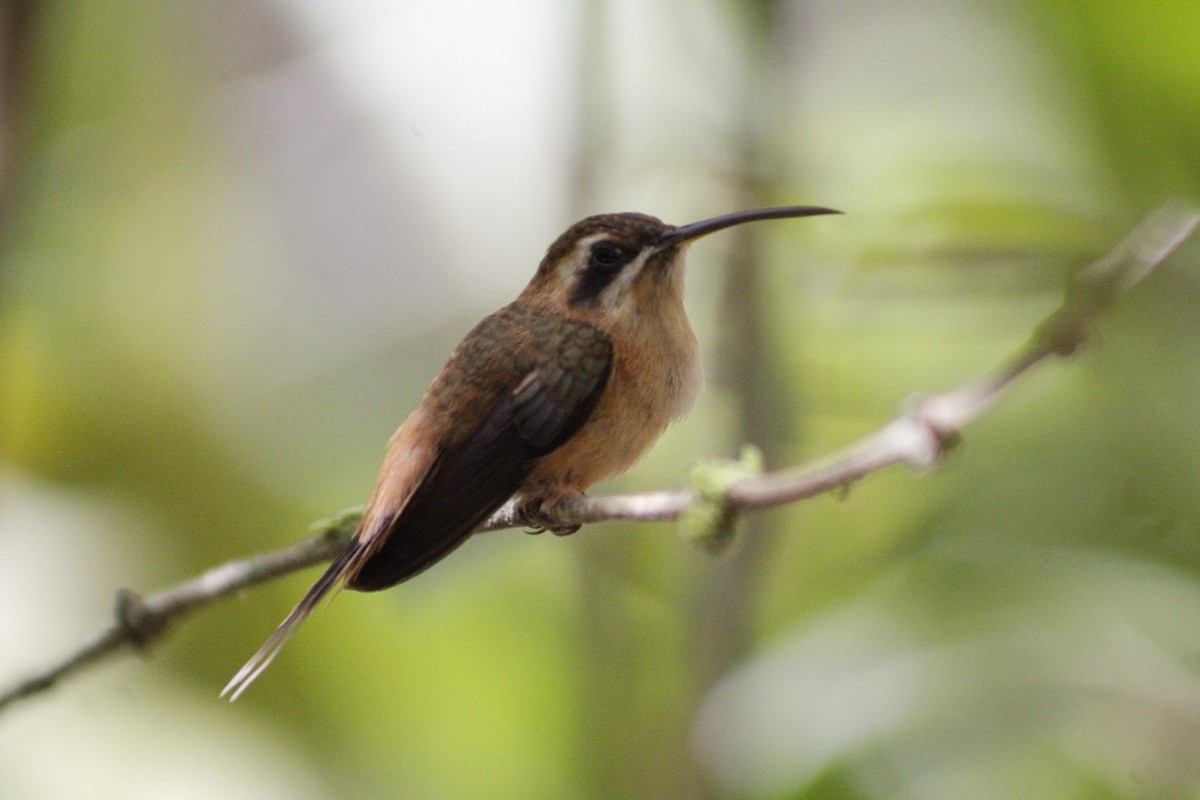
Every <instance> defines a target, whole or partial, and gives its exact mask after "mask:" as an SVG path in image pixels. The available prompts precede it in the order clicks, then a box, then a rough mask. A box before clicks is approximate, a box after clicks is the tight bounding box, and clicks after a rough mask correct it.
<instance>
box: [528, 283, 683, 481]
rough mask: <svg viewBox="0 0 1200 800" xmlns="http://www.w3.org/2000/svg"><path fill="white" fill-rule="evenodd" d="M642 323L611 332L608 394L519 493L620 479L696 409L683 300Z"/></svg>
mask: <svg viewBox="0 0 1200 800" xmlns="http://www.w3.org/2000/svg"><path fill="white" fill-rule="evenodd" d="M639 322H640V324H639V325H638V326H637V327H636V328H632V329H625V328H624V326H620V327H617V328H616V329H613V330H610V331H608V333H609V335H610V337H611V338H612V343H613V365H612V372H611V374H610V375H609V378H608V383H607V385H606V386H605V389H604V394H603V395H602V396H601V398H600V401H599V402H598V403H597V404H596V408H595V410H594V411H593V412H592V414H591V416H590V417H589V418H588V420H587V421H586V422H585V423H584V424H583V426H582V427H581V428H580V429H579V431H578V432H577V433H576V434H575V436H573V437H571V439H570V440H569V441H567V442H566V443H565V444H563V445H562V446H560V447H559V448H558V449H556V450H554V451H553V452H552V453H550V454H548V455H546V456H544V457H543V458H542V459H540V460H539V461H538V464H537V466H535V467H534V469H533V472H532V473H531V474H530V476H529V478H528V479H527V480H526V481H525V483H524V484H523V485H522V489H521V494H523V495H526V496H543V497H544V496H548V495H559V494H573V493H576V492H582V491H584V490H585V489H587V488H588V487H589V486H591V485H592V484H594V483H596V482H598V481H602V480H605V479H607V478H612V477H615V476H617V475H619V474H621V473H622V472H624V471H626V470H627V469H629V468H630V467H631V466H633V465H634V464H635V463H636V462H637V461H638V460H639V459H640V458H641V457H642V456H643V455H645V453H646V452H647V451H648V450H649V449H650V447H651V446H653V444H654V443H655V442H656V441H657V440H658V438H659V437H660V436H661V435H662V433H663V431H664V430H666V428H667V426H668V425H669V424H670V423H671V422H673V421H674V420H676V419H678V418H679V417H681V416H683V415H684V414H686V413H687V412H688V411H690V410H691V408H692V406H693V405H694V404H695V401H696V396H697V395H698V394H699V393H700V389H701V387H702V386H703V383H704V371H703V366H702V364H701V361H700V352H699V346H698V345H697V343H696V336H695V334H694V333H693V332H692V328H691V326H690V325H689V324H688V321H687V317H686V316H685V315H684V313H683V308H682V305H678V304H677V305H676V307H675V308H673V309H668V313H665V314H660V315H658V316H657V317H656V318H655V319H654V320H640V321H639Z"/></svg>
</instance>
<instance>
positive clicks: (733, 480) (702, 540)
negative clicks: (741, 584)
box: [680, 445, 763, 554]
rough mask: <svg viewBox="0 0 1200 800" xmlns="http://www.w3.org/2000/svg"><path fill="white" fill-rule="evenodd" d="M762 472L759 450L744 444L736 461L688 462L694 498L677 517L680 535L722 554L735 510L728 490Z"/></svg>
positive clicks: (729, 539) (731, 532)
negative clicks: (681, 533)
mask: <svg viewBox="0 0 1200 800" xmlns="http://www.w3.org/2000/svg"><path fill="white" fill-rule="evenodd" d="M762 472H763V455H762V451H761V450H759V449H758V448H757V447H755V446H753V445H745V446H744V447H742V450H741V452H740V453H739V454H738V458H737V460H735V461H734V460H718V459H713V460H706V461H701V462H698V463H696V464H694V465H692V468H691V469H690V470H689V473H688V484H689V485H690V486H691V488H692V490H693V491H694V492H695V493H696V496H695V500H694V501H693V502H692V503H691V504H690V505H689V506H688V507H687V508H686V509H684V511H683V514H682V515H681V516H680V526H681V528H682V531H683V536H684V538H687V539H690V540H691V541H693V542H695V543H696V544H698V545H700V546H701V547H702V548H704V549H705V550H706V551H707V552H709V553H713V554H716V553H722V552H724V551H725V550H727V549H728V548H729V545H730V544H732V543H733V540H734V538H735V537H734V534H735V533H736V526H735V523H736V522H737V509H736V508H734V507H733V506H732V505H730V503H729V491H730V489H732V488H733V487H734V486H736V485H737V484H738V483H740V482H742V481H744V480H745V479H747V478H752V477H755V476H758V475H761V474H762Z"/></svg>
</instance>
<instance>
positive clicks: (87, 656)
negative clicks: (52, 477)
mask: <svg viewBox="0 0 1200 800" xmlns="http://www.w3.org/2000/svg"><path fill="white" fill-rule="evenodd" d="M1197 226H1200V210H1197V209H1194V208H1189V207H1185V206H1183V205H1180V204H1171V205H1167V206H1164V207H1163V208H1160V209H1159V210H1158V211H1156V212H1154V213H1153V214H1151V215H1150V216H1149V217H1147V218H1146V219H1145V220H1144V221H1143V222H1142V223H1141V224H1140V225H1139V226H1138V227H1137V228H1136V229H1134V231H1133V232H1131V233H1130V234H1129V235H1128V236H1127V237H1125V239H1124V240H1122V241H1121V242H1120V243H1119V244H1118V245H1117V246H1116V247H1115V248H1114V249H1113V250H1112V251H1111V252H1109V253H1108V254H1106V255H1105V256H1104V257H1102V258H1101V259H1100V260H1098V261H1096V262H1094V263H1093V264H1091V265H1089V266H1088V267H1087V268H1085V269H1084V270H1082V271H1081V272H1080V273H1079V274H1078V275H1076V276H1075V278H1074V279H1073V281H1072V282H1071V284H1070V286H1069V287H1068V290H1067V293H1066V296H1065V298H1064V300H1063V303H1062V305H1061V306H1060V307H1059V308H1058V309H1057V310H1055V311H1054V312H1053V313H1052V314H1051V315H1050V316H1049V317H1048V318H1047V319H1046V320H1045V321H1044V322H1043V323H1042V324H1041V325H1039V326H1038V328H1037V329H1036V330H1035V331H1034V333H1033V335H1032V336H1031V337H1030V339H1029V340H1028V341H1027V342H1026V343H1025V344H1024V345H1023V346H1022V347H1021V348H1020V349H1019V350H1018V351H1017V352H1016V353H1015V354H1014V355H1013V356H1011V357H1010V358H1009V359H1008V360H1007V361H1006V362H1004V363H1002V364H1001V365H999V366H998V367H996V368H995V369H994V370H992V371H991V372H989V373H987V374H985V375H983V376H982V377H980V378H978V379H975V380H972V381H970V382H968V383H966V384H964V385H962V386H960V387H958V388H956V389H952V390H950V391H948V392H944V393H942V394H935V395H928V396H925V397H922V398H918V399H917V400H916V401H914V402H913V403H912V404H911V406H910V408H909V409H908V410H907V411H906V412H905V413H902V414H900V415H899V416H897V417H896V418H895V419H893V420H892V421H891V422H889V423H887V424H886V425H884V426H883V427H882V428H880V429H879V430H877V431H875V432H874V433H872V434H869V435H868V436H866V437H864V438H863V439H860V440H859V441H858V442H855V443H854V444H852V445H850V446H849V447H847V448H845V449H843V450H841V451H838V452H836V453H833V454H831V455H829V456H826V457H825V458H823V459H820V460H818V461H814V462H812V463H809V464H806V465H801V466H796V467H790V468H786V469H782V470H779V471H776V472H769V473H764V474H760V475H745V474H742V475H741V476H739V477H734V478H729V479H727V480H725V482H724V483H723V484H722V485H721V488H720V491H719V492H718V493H717V496H715V497H714V495H713V493H712V491H711V490H709V489H700V488H692V489H675V490H666V491H657V492H643V493H639V494H628V495H612V496H607V497H586V496H584V497H577V498H568V499H566V500H563V501H562V502H561V503H559V504H558V505H557V506H555V507H554V509H553V511H552V512H536V513H529V512H527V513H525V514H522V513H521V512H520V511H519V510H518V509H517V507H516V505H515V504H514V503H512V502H510V503H507V504H506V505H505V506H503V507H502V508H501V509H500V510H499V511H497V512H496V514H494V515H493V516H492V517H491V519H489V520H488V521H487V522H486V523H484V524H483V525H482V526H481V527H480V528H479V532H480V533H483V532H488V531H496V530H504V529H509V528H518V527H529V528H534V529H543V528H544V529H551V530H553V529H562V528H566V527H569V526H571V525H577V524H586V523H592V522H602V521H606V520H629V521H638V522H651V521H658V520H673V519H678V518H679V517H680V516H681V515H683V513H684V512H685V511H686V510H687V509H689V508H692V507H694V506H695V505H696V504H698V503H710V504H715V505H716V506H717V509H718V511H719V512H720V514H719V515H718V516H719V517H721V518H723V519H727V520H728V519H732V518H733V516H735V515H736V514H737V513H739V512H743V511H751V510H755V509H762V508H770V507H773V506H779V505H784V504H787V503H794V502H796V501H799V500H803V499H805V498H808V497H813V496H815V495H819V494H823V493H825V492H828V491H831V490H835V489H841V488H843V487H847V486H849V485H851V484H853V483H854V482H856V481H858V480H860V479H862V478H864V477H866V476H867V475H870V474H872V473H874V472H878V471H879V470H882V469H884V468H885V467H889V466H892V465H894V464H901V463H905V464H908V465H910V466H912V467H914V468H917V469H927V468H930V467H932V466H935V465H936V464H937V463H938V462H939V461H940V460H941V458H942V455H943V454H944V453H945V452H946V450H947V449H948V448H949V447H950V446H951V445H953V444H954V442H955V441H956V440H957V439H958V437H959V435H960V432H961V430H962V428H963V427H965V426H966V425H967V424H969V423H970V422H972V421H974V420H975V419H977V418H978V417H979V416H980V415H982V414H983V413H985V412H986V411H987V410H988V409H990V408H991V407H992V406H993V405H995V404H996V402H997V401H998V400H999V399H1000V398H1001V397H1002V396H1003V395H1004V394H1005V393H1006V392H1008V391H1009V390H1010V389H1011V388H1012V387H1013V385H1014V384H1015V383H1017V381H1018V380H1019V379H1020V378H1021V377H1022V376H1024V375H1025V374H1026V373H1028V372H1029V371H1030V370H1032V369H1034V368H1035V367H1037V366H1038V365H1039V364H1041V363H1042V362H1044V361H1046V360H1048V359H1049V358H1051V357H1054V356H1065V355H1070V354H1071V353H1073V352H1074V351H1075V350H1076V348H1078V346H1079V345H1080V343H1082V342H1083V340H1084V339H1085V338H1086V336H1087V332H1088V328H1089V326H1090V324H1091V322H1092V321H1093V320H1094V319H1095V318H1096V317H1097V316H1099V315H1100V314H1102V313H1104V312H1105V311H1107V310H1108V309H1109V308H1110V307H1111V306H1112V305H1113V303H1115V302H1116V301H1117V299H1119V298H1120V297H1121V296H1122V295H1124V294H1125V293H1127V292H1128V291H1129V290H1131V289H1132V288H1133V287H1134V286H1136V285H1137V284H1138V283H1139V282H1141V281H1142V280H1143V279H1144V278H1145V277H1146V276H1147V275H1149V274H1150V272H1151V271H1152V270H1153V269H1154V268H1155V267H1157V266H1158V265H1159V264H1161V263H1162V262H1163V261H1164V260H1166V258H1167V257H1168V256H1170V255H1171V253H1173V252H1174V251H1175V250H1176V248H1178V247H1179V246H1180V245H1181V244H1182V243H1183V242H1185V241H1186V240H1187V239H1188V238H1189V237H1190V236H1191V235H1192V234H1193V233H1194V232H1195V230H1196V228H1197ZM733 474H734V475H737V473H736V472H735V473H733ZM358 516H359V511H358V510H351V511H347V512H345V513H343V514H342V515H341V516H339V517H337V518H335V519H332V520H328V521H326V522H324V523H319V524H318V526H317V527H318V532H317V533H316V534H315V535H314V536H312V537H311V538H309V539H306V540H304V541H302V542H299V543H297V544H294V545H292V546H290V547H287V548H284V549H282V550H278V551H274V552H270V553H263V554H260V555H256V556H252V557H250V558H247V559H243V560H239V561H231V562H229V563H227V564H224V565H222V566H219V567H216V568H214V569H211V570H209V571H208V572H205V573H203V574H202V575H200V576H198V577H196V578H194V579H192V580H189V581H186V582H184V583H181V584H179V585H177V586H174V587H172V588H169V589H167V590H165V591H162V592H159V593H158V594H154V595H151V596H149V597H145V598H142V597H139V596H138V595H136V594H134V593H133V592H130V591H127V590H122V591H120V592H118V593H117V603H116V613H115V619H114V621H113V622H111V623H109V624H108V625H107V626H105V627H104V628H102V629H100V630H98V631H96V632H95V633H94V634H93V635H92V636H91V637H89V638H88V639H87V640H85V641H84V642H83V644H81V645H80V646H79V647H78V648H77V649H76V650H75V651H74V652H72V653H70V654H68V655H67V656H66V657H65V658H63V659H61V660H60V661H58V662H56V663H54V664H52V665H50V666H49V667H47V668H46V669H44V670H42V671H40V672H38V673H37V674H34V675H32V676H30V677H28V678H26V679H24V680H22V681H19V682H18V683H16V684H15V685H13V686H12V687H11V688H9V689H8V690H6V691H5V692H3V693H2V694H0V711H3V710H4V709H6V708H7V707H8V706H9V705H11V704H12V703H14V702H16V701H18V700H21V699H24V698H27V697H31V696H33V695H36V694H39V693H41V692H44V691H46V690H48V689H50V688H51V687H53V686H54V685H56V684H57V683H58V682H59V681H61V680H63V679H64V678H67V677H70V676H71V675H74V674H75V673H77V672H79V671H81V670H82V669H84V668H86V667H89V666H91V665H93V664H95V663H96V662H98V661H100V660H102V659H104V658H107V657H109V656H112V655H115V654H117V653H120V652H123V651H126V650H143V649H145V648H146V647H147V646H148V645H150V644H151V643H152V642H154V641H155V640H157V639H158V638H160V637H162V636H163V635H164V634H165V633H166V632H167V631H168V630H169V629H170V628H171V627H172V626H173V625H174V624H175V623H176V622H178V621H179V620H181V619H183V618H185V617H186V616H188V615H189V614H191V613H192V612H193V611H196V610H198V609H201V608H203V607H205V606H208V605H211V604H212V603H215V602H217V601H219V600H222V599H224V598H226V597H229V596H231V595H234V594H237V593H239V592H241V591H244V590H246V589H249V588H251V587H253V586H257V585H259V584H261V583H266V582H268V581H271V580H274V579H276V578H278V577H281V576H283V575H287V574H290V573H292V572H296V571H298V570H301V569H304V568H306V567H310V566H313V565H316V564H321V563H324V562H326V561H329V560H331V559H332V558H333V557H334V556H335V555H337V553H338V552H340V550H341V548H342V547H344V546H345V544H346V542H347V541H349V538H350V537H351V536H352V535H353V532H354V527H355V524H356V523H357V521H358Z"/></svg>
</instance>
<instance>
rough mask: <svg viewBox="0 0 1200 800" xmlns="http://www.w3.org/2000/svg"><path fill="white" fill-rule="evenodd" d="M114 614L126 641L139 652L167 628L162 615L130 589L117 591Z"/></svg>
mask: <svg viewBox="0 0 1200 800" xmlns="http://www.w3.org/2000/svg"><path fill="white" fill-rule="evenodd" d="M114 612H115V615H116V618H117V625H119V626H120V628H121V631H122V632H123V633H124V634H125V639H126V640H127V641H128V642H129V643H130V644H132V645H133V646H134V648H135V649H137V650H145V649H146V647H147V646H148V645H149V644H150V643H151V642H152V641H154V639H156V638H157V637H158V635H159V634H161V633H162V632H163V630H164V629H165V628H166V620H165V619H164V618H163V617H162V615H161V614H156V613H155V612H154V610H153V609H151V608H150V607H149V606H147V605H146V601H145V600H143V599H142V596H141V595H139V594H138V593H137V592H134V591H131V590H130V589H119V590H117V598H116V608H115V609H114Z"/></svg>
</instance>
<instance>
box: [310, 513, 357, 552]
mask: <svg viewBox="0 0 1200 800" xmlns="http://www.w3.org/2000/svg"><path fill="white" fill-rule="evenodd" d="M362 515H363V507H362V506H353V507H351V508H347V509H345V510H344V511H340V512H338V514H336V515H335V516H332V517H328V518H327V519H322V520H318V521H316V522H314V523H313V524H312V526H311V529H312V531H313V532H314V533H318V534H320V535H321V536H322V537H323V538H324V539H325V541H326V542H328V543H329V544H331V545H334V546H336V547H338V548H339V549H340V548H342V547H345V546H346V545H348V544H350V540H351V539H352V538H353V537H354V533H355V531H357V530H358V523H359V521H360V520H361V519H362Z"/></svg>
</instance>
